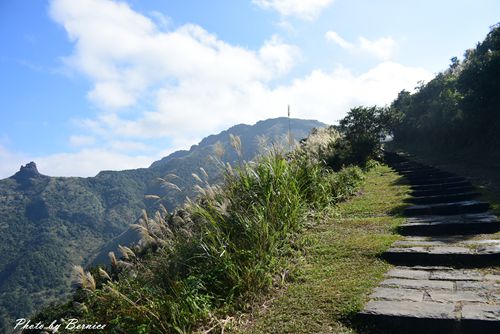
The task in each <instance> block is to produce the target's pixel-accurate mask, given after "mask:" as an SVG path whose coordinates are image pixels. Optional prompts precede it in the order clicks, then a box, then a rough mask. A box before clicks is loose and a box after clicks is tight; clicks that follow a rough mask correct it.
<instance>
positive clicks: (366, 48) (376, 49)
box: [325, 31, 398, 60]
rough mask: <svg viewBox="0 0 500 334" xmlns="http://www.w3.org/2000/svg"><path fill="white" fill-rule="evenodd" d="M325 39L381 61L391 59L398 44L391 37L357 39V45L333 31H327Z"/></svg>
mask: <svg viewBox="0 0 500 334" xmlns="http://www.w3.org/2000/svg"><path fill="white" fill-rule="evenodd" d="M325 38H326V39H327V40H328V41H331V42H334V43H335V44H337V45H338V46H340V47H341V48H343V49H346V50H351V51H353V52H359V53H366V54H370V55H372V56H375V57H377V58H379V59H382V60H389V59H391V58H392V57H393V56H394V55H395V53H396V51H397V49H398V44H397V42H396V41H395V40H394V39H393V38H392V37H382V38H378V39H375V40H369V39H367V38H365V37H359V39H358V43H356V44H355V43H350V42H348V41H346V40H345V39H343V38H342V37H341V36H340V35H339V34H338V33H336V32H335V31H328V32H327V33H326V34H325Z"/></svg>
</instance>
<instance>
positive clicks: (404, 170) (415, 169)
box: [391, 165, 440, 175]
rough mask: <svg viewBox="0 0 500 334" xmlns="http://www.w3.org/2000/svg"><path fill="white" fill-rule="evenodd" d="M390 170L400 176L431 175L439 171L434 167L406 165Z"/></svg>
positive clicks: (393, 167)
mask: <svg viewBox="0 0 500 334" xmlns="http://www.w3.org/2000/svg"><path fill="white" fill-rule="evenodd" d="M391 168H392V169H393V170H395V171H396V172H398V173H399V174H401V175H413V174H423V173H432V172H438V171H440V170H439V169H437V168H435V167H429V166H410V165H407V166H391Z"/></svg>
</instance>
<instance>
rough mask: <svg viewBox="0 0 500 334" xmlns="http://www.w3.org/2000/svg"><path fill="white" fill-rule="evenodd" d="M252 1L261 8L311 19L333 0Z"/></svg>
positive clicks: (284, 14)
mask: <svg viewBox="0 0 500 334" xmlns="http://www.w3.org/2000/svg"><path fill="white" fill-rule="evenodd" d="M252 2H253V3H254V4H256V5H257V6H259V7H261V8H264V9H273V10H276V11H278V12H279V13H280V14H281V15H283V16H295V17H298V18H300V19H303V20H309V21H312V20H314V19H316V18H317V17H318V16H319V14H320V13H321V11H323V10H324V9H325V8H327V7H328V6H329V5H330V4H332V3H333V0H252Z"/></svg>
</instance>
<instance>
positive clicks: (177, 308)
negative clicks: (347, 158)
mask: <svg viewBox="0 0 500 334" xmlns="http://www.w3.org/2000/svg"><path fill="white" fill-rule="evenodd" d="M328 131H330V135H328V134H325V133H323V132H322V131H319V132H317V133H320V135H322V136H324V138H323V140H324V142H322V141H321V140H316V142H315V144H314V145H312V144H311V142H308V141H307V140H306V141H303V142H302V144H301V146H300V147H299V148H297V149H296V150H294V151H293V152H288V153H287V152H284V151H283V150H279V149H276V148H275V149H273V150H271V151H270V152H269V153H267V154H265V155H264V156H261V157H260V158H259V159H257V160H256V161H254V162H243V161H240V162H239V164H238V166H236V167H233V166H231V165H229V164H226V165H223V166H224V167H223V174H224V181H223V183H221V184H219V185H211V184H209V183H208V181H207V180H208V175H207V174H206V173H205V172H204V170H203V169H202V170H201V171H202V173H201V174H200V175H201V176H199V175H196V174H195V175H193V177H195V179H196V180H197V182H198V185H197V186H196V189H197V190H198V193H199V195H198V197H197V198H196V199H194V200H192V201H188V202H187V203H186V205H185V206H184V207H183V208H179V209H177V210H175V211H174V212H172V213H169V212H167V211H166V210H164V209H163V210H162V211H161V212H158V213H157V214H156V215H155V216H154V217H148V215H147V214H144V217H143V218H142V219H141V221H140V222H139V223H138V224H136V225H134V227H135V228H136V229H137V230H138V231H139V232H140V233H141V235H142V241H141V243H140V244H139V245H137V246H135V247H133V248H127V247H122V248H121V251H122V258H121V259H120V260H117V258H116V256H115V255H114V254H111V263H112V265H111V268H108V269H106V270H104V269H103V268H99V269H98V270H97V269H95V270H94V271H93V272H92V273H85V272H82V271H81V269H80V272H79V277H85V278H90V277H92V278H95V284H93V285H92V289H87V288H86V285H82V287H81V290H85V293H80V294H76V295H75V297H74V300H73V301H72V303H70V304H68V307H67V308H66V311H65V312H66V313H65V314H64V312H62V313H63V314H61V312H60V313H59V314H58V316H59V317H64V316H66V315H67V314H68V312H69V313H71V314H72V315H73V316H74V317H78V318H79V319H81V321H82V322H87V323H88V322H90V323H93V322H99V323H106V324H109V327H110V328H111V332H115V333H188V332H191V331H192V330H193V329H194V328H199V327H200V326H207V327H212V329H215V328H216V327H218V326H219V327H223V326H224V325H223V322H221V321H220V320H217V319H221V318H222V317H223V316H224V315H227V314H230V313H232V312H234V311H235V310H238V309H240V310H241V309H245V307H246V306H247V305H249V304H251V303H252V302H253V300H254V298H255V296H258V295H259V294H262V292H265V291H266V290H269V289H270V288H272V287H273V286H278V285H280V284H282V282H283V281H284V280H286V278H287V276H288V275H289V273H290V272H291V271H293V269H294V259H296V258H297V257H298V255H299V254H300V252H301V248H300V246H299V245H300V242H298V241H299V240H300V232H301V231H302V230H303V228H304V226H305V223H306V221H307V219H308V217H309V215H310V214H311V213H314V212H316V213H317V212H318V211H321V210H323V209H324V208H326V207H328V206H329V205H331V204H334V203H336V202H338V201H339V200H343V199H344V198H346V197H347V196H349V195H350V194H352V193H353V192H354V191H355V189H356V187H357V185H358V184H359V182H360V180H361V178H362V173H361V170H360V169H359V168H356V167H349V168H346V169H343V170H342V171H340V172H338V173H336V172H334V171H332V170H331V169H329V168H327V167H326V165H325V163H324V159H323V156H324V155H325V151H324V148H326V147H328V143H329V141H331V140H335V138H334V137H333V136H332V134H333V132H331V131H332V129H330V130H328ZM311 138H314V137H311ZM316 139H317V138H316ZM234 141H235V143H236V144H238V145H236V148H237V149H241V142H238V141H237V140H236V139H235V140H234ZM311 147H314V149H313V148H311ZM74 305H79V307H78V308H77V309H76V308H75V307H74ZM51 316H52V317H53V316H55V315H54V314H53V313H51Z"/></svg>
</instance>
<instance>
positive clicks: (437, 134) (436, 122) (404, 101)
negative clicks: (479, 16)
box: [391, 24, 500, 161]
mask: <svg viewBox="0 0 500 334" xmlns="http://www.w3.org/2000/svg"><path fill="white" fill-rule="evenodd" d="M451 61H452V62H451V65H450V67H449V68H448V69H447V70H445V71H443V72H441V73H439V74H438V75H437V76H436V77H435V78H434V79H433V80H431V81H429V82H428V83H426V84H422V85H420V86H419V87H418V88H417V91H416V92H415V93H413V94H411V93H409V92H407V91H402V92H400V93H399V96H398V98H397V99H396V100H395V101H394V102H393V103H392V105H391V111H392V115H393V123H392V125H391V129H392V131H393V133H394V139H395V142H396V144H397V145H399V146H404V147H411V148H413V149H419V150H425V151H427V152H431V153H434V154H454V155H457V154H462V153H469V154H471V155H475V157H476V158H482V157H481V156H483V157H484V156H486V157H487V158H488V159H489V160H496V161H498V160H499V159H500V146H499V145H498V143H499V142H500V132H499V131H498V130H499V129H500V93H499V92H500V25H499V24H497V25H495V26H493V27H492V28H491V31H490V32H489V34H488V35H487V36H486V38H485V39H484V41H482V42H480V43H478V44H477V46H476V47H475V48H472V49H469V50H467V51H466V52H465V55H464V59H463V60H459V59H458V58H456V57H454V58H452V59H451Z"/></svg>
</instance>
